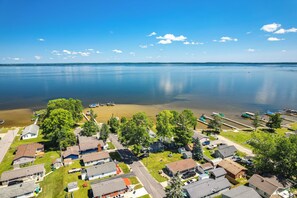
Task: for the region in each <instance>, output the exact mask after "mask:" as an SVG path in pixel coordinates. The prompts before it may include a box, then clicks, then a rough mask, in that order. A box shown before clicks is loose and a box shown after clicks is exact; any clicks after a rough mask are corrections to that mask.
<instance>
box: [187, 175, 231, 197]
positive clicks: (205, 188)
mask: <svg viewBox="0 0 297 198" xmlns="http://www.w3.org/2000/svg"><path fill="white" fill-rule="evenodd" d="M230 187H231V184H230V183H229V181H228V180H227V179H226V178H223V177H221V178H218V179H203V180H199V181H197V182H194V183H191V184H189V185H186V186H184V187H183V189H184V192H185V195H186V196H185V197H187V198H204V197H215V196H217V195H219V194H221V193H222V192H225V191H227V190H229V189H230Z"/></svg>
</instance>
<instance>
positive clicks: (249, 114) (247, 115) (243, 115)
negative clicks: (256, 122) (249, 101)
mask: <svg viewBox="0 0 297 198" xmlns="http://www.w3.org/2000/svg"><path fill="white" fill-rule="evenodd" d="M254 116H255V114H254V113H251V112H248V111H247V112H244V113H242V114H241V117H243V118H249V119H251V118H253V117H254Z"/></svg>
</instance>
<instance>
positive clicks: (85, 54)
mask: <svg viewBox="0 0 297 198" xmlns="http://www.w3.org/2000/svg"><path fill="white" fill-rule="evenodd" d="M77 53H78V54H80V55H81V56H90V52H77Z"/></svg>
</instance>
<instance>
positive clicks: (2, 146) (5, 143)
mask: <svg viewBox="0 0 297 198" xmlns="http://www.w3.org/2000/svg"><path fill="white" fill-rule="evenodd" d="M18 132H19V128H16V129H14V130H9V131H8V132H7V133H6V135H5V136H4V137H3V138H2V139H1V140H0V163H1V162H2V160H3V158H4V156H5V155H6V153H7V151H8V149H9V147H10V145H11V144H12V142H13V140H14V138H15V136H16V135H17V134H18Z"/></svg>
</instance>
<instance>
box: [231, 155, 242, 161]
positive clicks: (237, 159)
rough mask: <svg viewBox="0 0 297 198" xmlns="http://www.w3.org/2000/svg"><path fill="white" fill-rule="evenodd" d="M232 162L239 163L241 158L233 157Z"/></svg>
mask: <svg viewBox="0 0 297 198" xmlns="http://www.w3.org/2000/svg"><path fill="white" fill-rule="evenodd" d="M232 160H233V161H234V162H240V161H241V160H242V159H241V157H239V156H237V155H234V156H233V157H232Z"/></svg>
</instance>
